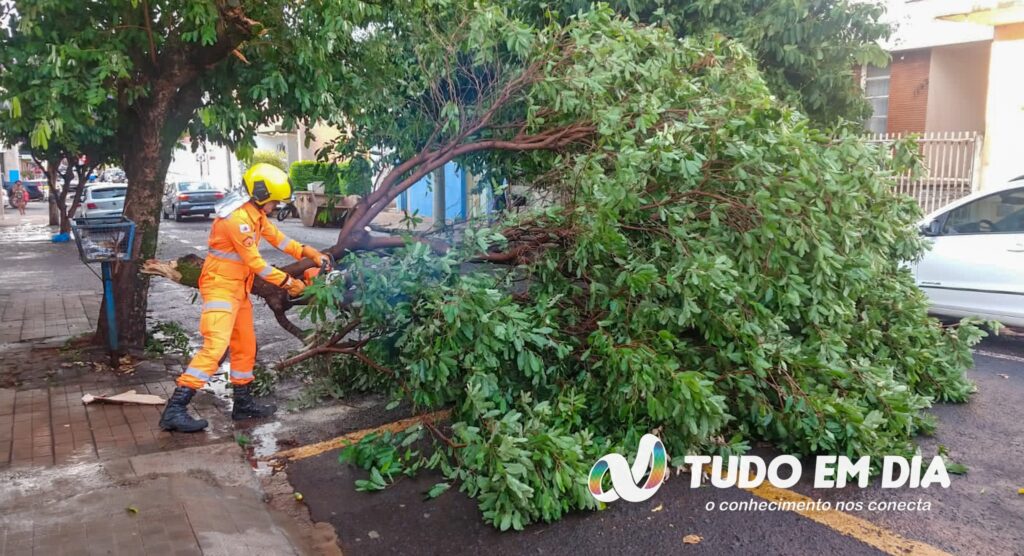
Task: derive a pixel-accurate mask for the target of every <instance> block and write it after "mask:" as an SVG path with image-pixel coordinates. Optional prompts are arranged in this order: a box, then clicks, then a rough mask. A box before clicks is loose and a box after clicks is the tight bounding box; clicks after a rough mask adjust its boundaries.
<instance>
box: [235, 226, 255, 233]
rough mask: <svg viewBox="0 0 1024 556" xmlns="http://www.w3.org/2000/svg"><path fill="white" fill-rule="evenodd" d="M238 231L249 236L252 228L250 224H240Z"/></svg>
mask: <svg viewBox="0 0 1024 556" xmlns="http://www.w3.org/2000/svg"><path fill="white" fill-rule="evenodd" d="M238 229H239V230H241V232H242V233H243V234H247V233H249V232H251V231H252V227H250V226H249V225H248V224H239V225H238Z"/></svg>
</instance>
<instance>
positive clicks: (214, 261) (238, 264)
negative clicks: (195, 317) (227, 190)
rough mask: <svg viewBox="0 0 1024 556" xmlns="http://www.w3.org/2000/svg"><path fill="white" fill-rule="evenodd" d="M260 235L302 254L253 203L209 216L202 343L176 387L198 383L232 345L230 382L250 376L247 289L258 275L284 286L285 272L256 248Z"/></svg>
mask: <svg viewBox="0 0 1024 556" xmlns="http://www.w3.org/2000/svg"><path fill="white" fill-rule="evenodd" d="M260 238H263V239H266V240H267V241H268V242H270V244H271V245H273V246H274V247H276V248H277V249H279V250H281V251H284V252H285V253H287V254H289V255H291V256H292V257H294V258H295V259H300V258H302V244H300V243H299V242H297V241H295V240H292V239H289V238H288V236H286V235H284V234H283V233H281V231H280V230H278V229H277V227H275V226H274V225H273V224H271V223H270V221H269V220H268V219H267V215H266V214H264V213H263V212H262V211H261V210H259V209H258V208H257V207H256V206H254V205H253V204H252V203H245V204H244V205H242V206H241V207H239V208H238V209H236V210H235V211H234V212H232V213H231V214H230V215H228V216H227V217H226V218H217V219H215V220H214V221H213V227H212V228H211V230H210V239H209V247H210V252H209V255H208V256H207V257H206V262H204V263H203V271H202V274H200V276H199V293H200V294H201V295H202V296H203V313H202V316H201V317H200V318H199V333H200V334H202V335H203V347H202V348H201V349H200V350H199V352H198V353H196V355H195V357H193V358H192V362H191V363H189V365H188V368H187V369H185V372H183V373H182V374H181V376H179V377H178V386H187V387H189V388H193V389H197V390H198V389H199V388H202V387H203V385H205V384H206V382H207V381H208V380H210V377H211V376H213V374H214V373H215V372H216V371H217V368H218V367H220V361H221V359H223V358H224V351H225V350H227V349H228V348H229V347H230V348H231V374H230V378H231V383H232V384H236V385H244V384H248V383H250V382H252V380H253V374H252V371H253V366H254V365H255V364H256V329H255V327H254V326H253V320H252V302H251V301H250V300H249V291H250V290H251V289H252V282H253V279H254V278H253V277H254V276H256V275H257V274H258V275H259V276H260V277H261V278H263V279H264V280H266V281H268V282H270V283H271V284H276V285H283V284H284V283H285V282H287V281H288V275H287V274H286V273H284V272H282V271H281V270H278V269H276V268H274V267H272V266H270V264H269V263H267V261H265V260H263V257H262V256H260V252H259V243H260Z"/></svg>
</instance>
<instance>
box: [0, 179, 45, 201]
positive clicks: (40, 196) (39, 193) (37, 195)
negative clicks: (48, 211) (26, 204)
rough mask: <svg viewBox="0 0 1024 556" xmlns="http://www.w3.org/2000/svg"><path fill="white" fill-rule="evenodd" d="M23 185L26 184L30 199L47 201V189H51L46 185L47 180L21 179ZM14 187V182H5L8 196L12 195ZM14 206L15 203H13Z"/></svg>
mask: <svg viewBox="0 0 1024 556" xmlns="http://www.w3.org/2000/svg"><path fill="white" fill-rule="evenodd" d="M21 185H24V186H25V190H26V191H28V200H29V201H45V200H46V198H47V196H46V191H47V190H48V189H49V188H48V187H47V185H46V180H21ZM12 187H14V182H13V181H9V182H4V190H5V191H7V198H8V199H10V197H11V188H12ZM11 206H12V207H13V206H14V205H11Z"/></svg>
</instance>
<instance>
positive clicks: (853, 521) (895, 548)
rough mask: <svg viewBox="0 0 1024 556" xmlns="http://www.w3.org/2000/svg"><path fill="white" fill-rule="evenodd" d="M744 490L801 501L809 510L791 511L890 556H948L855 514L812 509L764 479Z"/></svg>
mask: <svg viewBox="0 0 1024 556" xmlns="http://www.w3.org/2000/svg"><path fill="white" fill-rule="evenodd" d="M746 490H748V491H749V492H751V493H752V494H754V495H755V496H757V497H759V498H763V499H765V500H768V501H772V502H790V503H800V502H803V503H804V504H803V505H804V507H805V508H809V509H803V510H800V509H794V510H791V511H793V512H795V513H798V514H800V515H802V516H804V517H806V518H807V519H810V520H811V521H815V522H817V523H820V524H822V525H824V526H826V527H828V528H830V529H832V530H833V531H837V532H839V533H842V534H844V535H846V536H848V537H853V538H855V539H857V540H858V541H860V542H862V543H864V544H867V545H869V546H873V547H875V548H877V549H878V550H881V551H882V552H885V553H886V554H892V555H894V556H896V555H899V556H905V555H906V554H914V555H924V556H939V555H942V556H949V553H948V552H945V551H943V550H940V549H938V548H935V547H934V546H931V545H928V544H925V543H923V542H919V541H915V540H911V539H908V538H905V537H902V536H900V535H898V534H896V533H894V532H892V531H889V530H888V529H884V528H882V527H879V526H877V525H875V524H874V523H871V522H870V521H867V520H864V519H861V518H859V517H855V516H852V515H850V514H847V513H844V512H840V511H838V510H816V509H814V506H815V504H814V500H811V499H810V498H808V497H806V496H804V495H802V494H797V493H795V492H793V491H791V490H786V489H782V488H777V487H774V486H772V485H770V484H768V482H764V483H762V484H761V486H759V487H756V488H751V489H746Z"/></svg>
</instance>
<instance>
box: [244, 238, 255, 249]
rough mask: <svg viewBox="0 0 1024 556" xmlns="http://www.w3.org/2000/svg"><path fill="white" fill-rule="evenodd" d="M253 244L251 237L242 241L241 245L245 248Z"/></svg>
mask: <svg viewBox="0 0 1024 556" xmlns="http://www.w3.org/2000/svg"><path fill="white" fill-rule="evenodd" d="M254 243H255V242H254V241H253V239H252V238H251V237H246V238H245V239H243V240H242V245H244V246H246V247H252V246H253V244H254Z"/></svg>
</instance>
